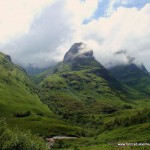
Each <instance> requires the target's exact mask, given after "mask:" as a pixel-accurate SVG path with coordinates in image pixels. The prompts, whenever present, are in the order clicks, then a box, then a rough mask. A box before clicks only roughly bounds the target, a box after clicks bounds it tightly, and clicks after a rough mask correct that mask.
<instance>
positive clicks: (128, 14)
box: [80, 4, 150, 69]
mask: <svg viewBox="0 0 150 150" xmlns="http://www.w3.org/2000/svg"><path fill="white" fill-rule="evenodd" d="M149 15H150V4H147V5H145V7H143V8H142V9H137V8H124V7H119V8H118V9H117V11H116V12H114V13H113V14H112V15H111V16H110V17H107V18H106V17H100V18H99V19H98V20H93V21H91V22H89V23H88V24H86V25H83V26H82V32H81V31H80V32H81V33H80V35H81V36H80V38H81V39H82V41H84V42H86V43H87V44H88V45H90V47H92V48H93V49H94V50H95V56H96V58H97V59H98V60H99V61H100V62H102V63H103V64H104V65H105V66H107V65H108V64H112V63H115V62H116V63H118V60H120V61H122V62H125V61H126V59H125V58H121V59H122V60H121V59H119V58H118V57H119V56H117V57H114V52H116V51H118V50H120V49H127V50H128V55H129V56H131V57H136V60H139V61H140V62H143V63H144V64H145V65H146V66H147V67H148V68H149V69H150V63H149V61H148V59H149V56H150V52H149V50H150V44H149V43H150V30H149V26H150V19H149ZM108 66H109V65H108Z"/></svg>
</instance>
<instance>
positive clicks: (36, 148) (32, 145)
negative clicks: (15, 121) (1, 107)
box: [0, 119, 48, 150]
mask: <svg viewBox="0 0 150 150" xmlns="http://www.w3.org/2000/svg"><path fill="white" fill-rule="evenodd" d="M0 149H1V150H48V146H47V145H46V143H45V142H44V141H43V139H42V138H40V137H38V136H35V135H32V134H31V133H30V132H27V131H26V132H25V131H24V132H21V131H19V130H18V129H13V130H10V129H9V128H8V127H7V124H6V123H5V121H4V120H3V119H2V120H0Z"/></svg>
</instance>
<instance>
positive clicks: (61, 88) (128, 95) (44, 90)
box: [37, 43, 150, 149]
mask: <svg viewBox="0 0 150 150" xmlns="http://www.w3.org/2000/svg"><path fill="white" fill-rule="evenodd" d="M81 45H82V43H76V44H74V45H73V46H72V47H71V49H70V50H69V51H68V52H67V53H66V55H65V57H64V60H63V62H61V63H59V64H58V65H56V66H55V67H53V68H49V69H48V70H46V71H44V72H43V73H41V74H39V75H38V76H37V77H38V79H39V81H41V82H40V83H39V92H38V93H39V96H40V99H41V100H42V101H43V102H44V103H45V104H47V105H48V106H49V108H50V109H51V110H52V111H53V112H54V113H55V114H56V115H57V116H59V118H60V119H62V120H64V121H67V122H70V123H73V124H76V125H78V126H81V127H83V131H82V136H83V137H87V136H88V137H90V136H94V137H95V138H97V139H99V140H95V139H93V140H92V141H91V139H90V140H89V142H88V143H90V144H92V145H97V144H100V143H101V144H102V143H117V142H119V141H120V142H121V141H122V142H123V141H124V142H125V141H127V142H130V141H134V142H140V141H141V142H148V140H149V133H150V131H149V129H148V127H149V122H150V110H149V106H150V101H149V95H148V92H143V91H142V90H141V87H145V85H142V83H143V82H142V81H143V79H142V80H141V81H140V82H137V81H139V79H141V77H143V75H144V76H145V77H146V78H147V80H150V77H149V73H148V72H147V71H146V69H145V68H144V66H142V67H143V68H142V69H140V68H139V69H138V67H134V66H133V68H137V69H135V70H133V69H128V68H126V69H127V72H128V73H131V75H130V77H129V78H128V80H129V81H130V82H129V83H130V84H127V83H125V82H122V80H120V78H118V77H117V76H115V75H114V74H113V73H112V72H111V73H110V72H109V71H107V70H106V69H105V68H104V67H103V66H102V65H101V64H100V63H99V62H97V61H96V60H95V58H94V57H93V52H92V51H88V52H85V53H80V52H79V51H80V46H81ZM139 70H140V71H139ZM120 72H121V71H120ZM120 72H119V73H120ZM115 77H116V78H115ZM120 77H124V73H122V76H121V73H120ZM135 78H138V79H136V81H134V79H135ZM133 82H134V83H135V85H133V84H132V83H133ZM145 83H146V82H145ZM138 85H139V86H140V85H141V87H138ZM148 85H150V84H149V82H148V83H147V86H148ZM143 89H144V88H143ZM147 91H148V88H147ZM138 128H139V129H138ZM85 129H88V131H89V132H87V131H85ZM140 129H141V130H140ZM129 130H133V132H132V131H131V132H130V133H129V134H127V133H128V131H129ZM136 131H137V132H136ZM139 132H141V133H143V135H141V136H140V138H138V134H139ZM115 134H116V135H115ZM122 134H125V135H122ZM86 139H87V138H86ZM134 139H135V140H134ZM137 139H138V141H137ZM80 140H81V143H80V142H79V143H78V144H77V146H79V147H80V146H81V145H82V146H84V144H83V143H82V139H79V141H80ZM95 141H96V142H95ZM67 143H68V142H67ZM67 143H66V145H65V144H64V147H67ZM85 143H86V142H85ZM62 145H63V144H61V146H60V147H59V146H58V147H59V148H61V147H63V146H62ZM70 146H72V147H74V146H75V144H73V145H72V144H71V145H70ZM85 146H86V144H85ZM105 146H106V145H105ZM68 147H69V146H68ZM95 147H97V146H95ZM106 147H107V146H106ZM81 149H82V148H81ZM95 149H96V148H95ZM106 149H107V148H106ZM108 149H109V146H108ZM110 149H111V147H110Z"/></svg>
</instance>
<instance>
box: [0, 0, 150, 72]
mask: <svg viewBox="0 0 150 150" xmlns="http://www.w3.org/2000/svg"><path fill="white" fill-rule="evenodd" d="M149 28H150V0H0V51H2V52H4V53H6V54H9V55H10V56H11V57H12V60H13V61H14V62H15V63H17V64H20V65H22V66H24V67H26V66H28V65H32V66H34V67H47V66H52V65H54V64H56V63H57V62H59V61H62V60H63V56H64V54H65V53H66V52H67V51H68V49H69V48H70V46H71V45H72V44H73V43H75V42H84V43H85V44H87V45H88V46H89V47H91V48H92V49H93V50H94V55H95V57H96V58H97V59H98V60H99V61H100V62H101V63H102V64H103V65H104V66H106V67H109V66H111V65H115V64H118V63H127V62H128V58H129V56H130V57H135V62H136V63H143V64H144V65H145V66H146V67H147V68H148V70H150V61H149V58H150V30H149ZM120 50H124V51H125V53H120V54H117V55H116V54H114V53H115V52H117V51H120ZM133 60H134V59H133Z"/></svg>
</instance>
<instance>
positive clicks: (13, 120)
mask: <svg viewBox="0 0 150 150" xmlns="http://www.w3.org/2000/svg"><path fill="white" fill-rule="evenodd" d="M0 72H1V74H0V116H1V117H5V118H6V120H7V122H8V125H9V126H10V127H11V128H12V127H16V126H18V127H19V128H21V129H23V130H24V129H29V130H31V131H32V132H33V133H36V134H37V133H39V134H41V135H47V136H50V135H57V134H61V133H65V134H76V133H77V132H78V133H79V131H80V128H78V127H74V126H71V125H69V124H68V123H65V122H63V121H61V120H60V119H58V118H57V116H56V115H54V113H53V112H52V111H51V110H50V109H49V108H48V106H47V105H45V104H43V103H42V102H41V101H40V99H39V97H38V96H37V94H35V92H36V86H35V85H34V83H33V82H32V81H31V79H30V78H29V76H28V75H27V74H26V72H25V71H24V70H23V69H22V68H20V67H18V66H16V65H14V64H13V63H12V62H11V58H10V57H9V56H7V55H4V54H2V53H0Z"/></svg>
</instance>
